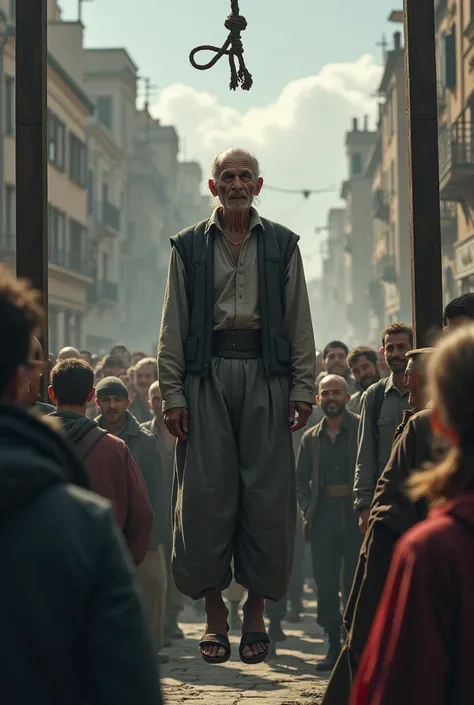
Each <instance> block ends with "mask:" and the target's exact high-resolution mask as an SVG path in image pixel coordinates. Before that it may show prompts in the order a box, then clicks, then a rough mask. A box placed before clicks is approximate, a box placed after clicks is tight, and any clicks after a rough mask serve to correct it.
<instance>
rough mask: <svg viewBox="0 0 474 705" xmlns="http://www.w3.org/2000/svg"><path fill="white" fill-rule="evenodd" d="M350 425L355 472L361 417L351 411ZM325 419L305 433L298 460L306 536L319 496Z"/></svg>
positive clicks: (297, 473)
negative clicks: (320, 461)
mask: <svg viewBox="0 0 474 705" xmlns="http://www.w3.org/2000/svg"><path fill="white" fill-rule="evenodd" d="M345 421H347V423H348V426H349V455H350V462H351V468H352V473H353V475H354V473H355V464H356V457H357V432H358V429H359V417H358V416H356V414H353V413H352V412H350V411H347V410H346V412H345ZM323 423H324V419H323V420H322V421H321V422H320V423H319V424H318V425H317V426H315V427H314V428H311V429H309V430H308V431H306V433H305V434H304V436H303V438H302V440H301V445H300V449H299V453H298V459H297V462H296V492H297V497H298V504H299V506H300V509H301V511H302V512H303V514H304V518H305V536H306V537H309V535H310V533H311V525H312V522H313V520H314V515H315V512H316V506H317V503H318V498H319V490H320V486H321V477H320V473H319V435H320V433H321V431H322V427H323Z"/></svg>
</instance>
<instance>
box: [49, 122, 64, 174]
mask: <svg viewBox="0 0 474 705" xmlns="http://www.w3.org/2000/svg"><path fill="white" fill-rule="evenodd" d="M48 159H49V161H50V162H51V164H54V166H55V167H56V168H57V169H59V170H60V171H64V168H65V166H66V127H65V125H64V123H63V122H61V120H60V119H59V118H58V117H57V115H55V114H54V113H53V112H52V110H48Z"/></svg>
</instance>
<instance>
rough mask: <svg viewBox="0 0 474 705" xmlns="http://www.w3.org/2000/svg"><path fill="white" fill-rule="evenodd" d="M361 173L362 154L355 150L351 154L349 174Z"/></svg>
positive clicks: (356, 174)
mask: <svg viewBox="0 0 474 705" xmlns="http://www.w3.org/2000/svg"><path fill="white" fill-rule="evenodd" d="M359 174H362V154H359V152H355V153H354V154H353V155H352V156H351V176H358V175H359Z"/></svg>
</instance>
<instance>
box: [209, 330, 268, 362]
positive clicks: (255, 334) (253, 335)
mask: <svg viewBox="0 0 474 705" xmlns="http://www.w3.org/2000/svg"><path fill="white" fill-rule="evenodd" d="M212 355H213V357H226V358H236V359H241V360H256V359H258V358H261V357H262V331H261V330H218V331H214V333H213V336H212Z"/></svg>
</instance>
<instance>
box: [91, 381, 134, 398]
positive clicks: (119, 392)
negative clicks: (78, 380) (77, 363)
mask: <svg viewBox="0 0 474 705" xmlns="http://www.w3.org/2000/svg"><path fill="white" fill-rule="evenodd" d="M95 395H96V397H97V399H102V398H103V397H122V399H128V389H127V387H126V386H125V385H124V383H123V382H122V380H121V379H119V378H118V377H104V379H101V380H100V382H99V383H98V384H97V386H96V388H95Z"/></svg>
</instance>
